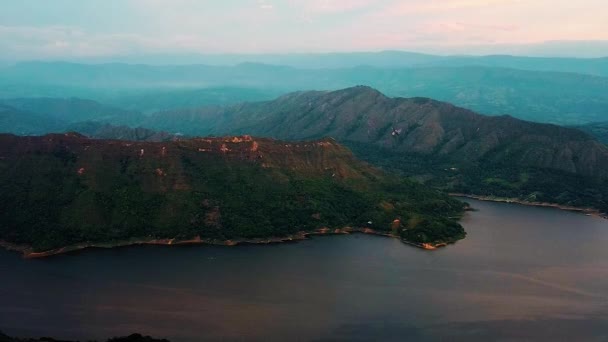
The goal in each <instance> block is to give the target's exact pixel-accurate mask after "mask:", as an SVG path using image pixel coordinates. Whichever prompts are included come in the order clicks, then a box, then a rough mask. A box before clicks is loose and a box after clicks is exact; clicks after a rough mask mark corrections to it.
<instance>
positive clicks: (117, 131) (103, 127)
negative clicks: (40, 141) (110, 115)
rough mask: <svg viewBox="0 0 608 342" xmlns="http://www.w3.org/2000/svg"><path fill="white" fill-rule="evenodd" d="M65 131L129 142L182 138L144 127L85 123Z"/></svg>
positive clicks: (74, 125) (73, 125)
mask: <svg viewBox="0 0 608 342" xmlns="http://www.w3.org/2000/svg"><path fill="white" fill-rule="evenodd" d="M65 131H69V132H78V133H80V134H83V135H85V136H87V137H89V138H94V139H108V140H129V141H150V142H161V141H172V140H176V139H178V138H179V137H180V136H178V135H175V134H170V133H167V132H162V131H154V130H151V129H147V128H143V127H135V128H133V127H127V126H114V125H110V124H107V123H100V122H95V121H85V122H79V123H75V124H71V125H69V126H68V127H67V128H66V129H65Z"/></svg>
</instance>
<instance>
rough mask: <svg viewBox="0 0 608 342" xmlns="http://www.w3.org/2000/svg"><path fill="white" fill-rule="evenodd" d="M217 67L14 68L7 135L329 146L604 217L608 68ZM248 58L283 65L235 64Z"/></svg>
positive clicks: (433, 60) (335, 61)
mask: <svg viewBox="0 0 608 342" xmlns="http://www.w3.org/2000/svg"><path fill="white" fill-rule="evenodd" d="M216 57H217V59H213V58H216ZM205 58H208V59H206V60H205V61H206V62H208V63H209V64H225V65H202V64H197V65H142V64H120V63H113V64H77V63H66V62H28V63H19V64H17V65H14V66H9V67H6V68H2V69H0V103H1V104H2V106H3V107H2V112H1V113H2V115H3V116H2V117H1V118H0V119H2V120H3V121H1V122H2V123H3V126H4V127H3V131H6V132H13V133H17V134H44V133H51V132H61V131H63V132H65V131H70V130H74V131H79V132H82V133H83V134H86V135H88V136H90V137H96V138H106V139H127V140H137V141H170V140H174V139H179V136H180V135H182V134H183V135H186V136H202V135H209V134H213V135H225V134H254V135H259V136H266V137H272V138H279V139H289V140H302V139H318V138H322V137H326V136H331V137H334V138H336V139H338V141H340V142H342V143H345V144H347V145H348V146H349V147H350V148H351V149H353V151H354V152H355V153H356V154H357V155H358V156H360V157H361V158H363V159H365V160H367V161H370V162H372V163H374V164H376V165H379V166H382V167H383V168H385V169H387V170H391V171H395V172H398V173H402V174H405V175H407V176H410V177H414V178H416V179H418V180H419V181H421V182H424V183H427V184H428V185H431V186H435V187H438V188H441V189H443V190H446V191H454V192H464V193H475V194H482V195H500V196H506V197H516V198H521V199H526V200H530V201H551V202H556V203H561V204H568V205H577V206H593V207H596V208H604V207H606V198H608V191H607V190H606V189H608V186H607V185H606V184H607V183H606V179H607V174H606V171H605V170H608V154H607V151H606V146H605V145H603V144H602V143H600V142H598V141H597V140H596V139H594V138H593V137H592V136H591V135H594V136H596V137H598V138H600V139H604V136H603V134H604V132H605V131H604V129H603V124H602V122H605V121H607V120H608V118H607V117H606V115H607V113H608V77H605V76H607V75H608V59H606V58H592V59H580V58H538V57H516V56H481V57H474V56H434V55H426V54H416V53H406V52H399V51H387V52H381V53H342V54H310V55H280V56H279V55H264V56H255V55H243V56H215V57H214V56H206V57H205ZM222 58H223V59H222ZM240 58H242V59H243V60H242V61H243V62H245V61H251V60H253V61H255V62H265V63H277V64H278V61H282V63H280V64H282V65H271V64H259V63H251V62H245V63H241V64H238V65H227V64H230V63H236V62H241V60H240ZM359 84H364V85H366V86H364V87H354V86H356V85H359ZM309 89H314V90H316V91H307V90H309ZM338 89H343V90H338ZM283 94H286V95H283ZM281 95H282V96H281ZM277 97H278V98H277ZM394 97H402V98H394ZM275 98H276V99H275ZM441 101H445V102H441ZM475 112H477V113H480V114H486V115H490V116H482V115H478V114H476V113H475ZM506 115H508V116H506ZM517 119H524V120H527V121H535V122H539V123H554V124H561V125H564V126H568V127H576V128H577V129H574V128H564V127H558V126H553V125H545V124H535V123H531V122H525V121H521V120H517ZM136 127H137V129H134V128H136ZM583 131H585V132H587V133H589V134H591V135H589V134H585V133H583ZM555 184H559V185H558V186H554V185H555Z"/></svg>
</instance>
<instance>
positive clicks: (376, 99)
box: [146, 86, 608, 209]
mask: <svg viewBox="0 0 608 342" xmlns="http://www.w3.org/2000/svg"><path fill="white" fill-rule="evenodd" d="M171 119H173V121H172V120H171ZM149 120H150V121H148V123H149V124H148V125H146V126H148V127H152V128H158V129H164V130H167V131H172V132H175V131H180V132H183V133H187V134H205V135H207V134H217V135H222V134H228V133H230V134H244V133H248V134H254V135H259V136H267V137H273V138H280V139H290V140H300V139H315V138H319V137H323V136H331V137H334V138H336V139H337V140H338V141H340V142H343V143H345V144H347V145H348V146H350V147H351V148H352V149H353V150H354V151H355V152H356V153H357V154H358V155H359V156H360V157H362V158H364V159H366V160H368V161H370V162H373V163H375V164H377V165H381V166H383V167H385V168H388V169H393V170H398V171H400V172H403V173H404V174H406V175H409V176H412V177H416V178H418V179H420V180H423V181H425V182H426V183H429V184H432V185H435V186H439V187H441V188H443V189H445V190H448V191H454V192H465V193H475V194H482V195H490V194H491V195H496V196H508V197H517V198H523V199H527V200H531V201H532V200H533V201H550V202H557V203H563V204H571V205H578V206H585V205H591V206H595V207H601V208H606V209H608V207H606V201H607V200H608V186H607V185H608V184H607V180H608V147H606V146H605V145H603V144H601V143H599V142H598V141H596V140H595V139H593V138H592V137H591V136H589V135H587V134H585V133H583V132H581V131H579V130H576V129H572V128H564V127H560V126H554V125H548V124H538V123H531V122H526V121H522V120H518V119H515V118H512V117H509V116H497V117H488V116H483V115H479V114H476V113H474V112H471V111H469V110H466V109H463V108H459V107H456V106H453V105H451V104H448V103H445V102H439V101H434V100H430V99H426V98H409V99H406V98H389V97H386V96H384V95H383V94H381V93H380V92H378V91H376V90H374V89H372V88H369V87H363V86H361V87H354V88H349V89H345V90H340V91H334V92H318V91H317V92H298V93H293V94H289V95H286V96H283V97H280V98H279V99H277V100H275V101H269V102H261V103H251V104H242V105H237V106H232V107H227V108H223V109H218V108H203V109H200V110H198V111H195V110H190V111H176V112H162V113H157V114H155V115H153V116H152V117H150V118H149Z"/></svg>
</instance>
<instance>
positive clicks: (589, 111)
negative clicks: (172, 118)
mask: <svg viewBox="0 0 608 342" xmlns="http://www.w3.org/2000/svg"><path fill="white" fill-rule="evenodd" d="M547 63H548V62H547ZM555 63H557V62H555ZM548 64H550V63H548ZM497 65H500V64H496V65H494V66H479V65H468V64H466V63H463V64H462V65H458V66H443V65H442V66H425V67H416V68H413V67H407V68H403V67H401V68H396V67H391V68H388V67H369V66H360V67H348V68H335V69H298V68H293V67H287V66H276V65H264V64H254V63H244V64H239V65H236V66H209V65H177V66H150V65H130V64H102V65H85V64H74V63H59V62H57V63H40V62H39V63H34V62H31V63H22V64H18V65H15V66H12V67H7V68H3V69H0V98H4V99H11V98H19V97H68V98H69V97H74V96H76V97H81V98H91V99H94V100H97V101H100V102H103V103H109V104H112V105H114V106H117V107H121V108H122V107H124V108H128V109H129V110H136V111H141V112H146V113H150V112H154V111H158V110H170V109H177V108H185V107H197V106H207V105H230V104H235V103H239V102H246V101H249V102H251V101H262V100H269V99H272V98H274V97H276V96H278V95H280V94H285V93H289V92H293V91H301V90H306V89H317V90H337V89H342V88H347V87H351V86H355V85H358V84H365V85H369V86H372V87H374V88H376V89H378V90H380V91H382V92H383V93H385V94H387V95H389V96H401V97H429V98H433V99H436V100H441V101H447V102H450V103H453V104H456V105H459V106H462V107H465V108H468V109H471V110H474V111H476V112H479V113H483V114H488V115H504V114H509V115H512V116H514V117H517V118H520V119H524V120H530V121H537V122H548V123H557V124H565V125H579V124H585V123H589V122H598V121H605V120H606V119H607V118H606V112H607V110H608V91H607V89H608V77H600V76H597V75H589V74H579V73H570V72H568V73H566V72H555V71H538V70H521V69H513V68H504V67H498V66H497ZM538 65H540V66H542V65H544V64H543V63H542V62H539V63H538ZM577 65H578V64H577ZM514 66H517V65H514ZM540 66H539V69H542V68H540ZM9 104H10V103H9Z"/></svg>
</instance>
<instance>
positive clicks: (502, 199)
mask: <svg viewBox="0 0 608 342" xmlns="http://www.w3.org/2000/svg"><path fill="white" fill-rule="evenodd" d="M449 195H450V196H454V197H464V198H471V199H476V200H479V201H488V202H501V203H515V204H521V205H527V206H533V207H546V208H556V209H560V210H566V211H574V212H578V213H582V214H586V215H593V216H597V217H601V218H604V219H608V214H606V213H603V212H601V211H599V210H597V209H593V208H580V207H573V206H568V205H562V204H557V203H549V202H530V201H524V200H521V199H517V198H508V197H494V196H480V195H469V194H461V193H450V194H449Z"/></svg>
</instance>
